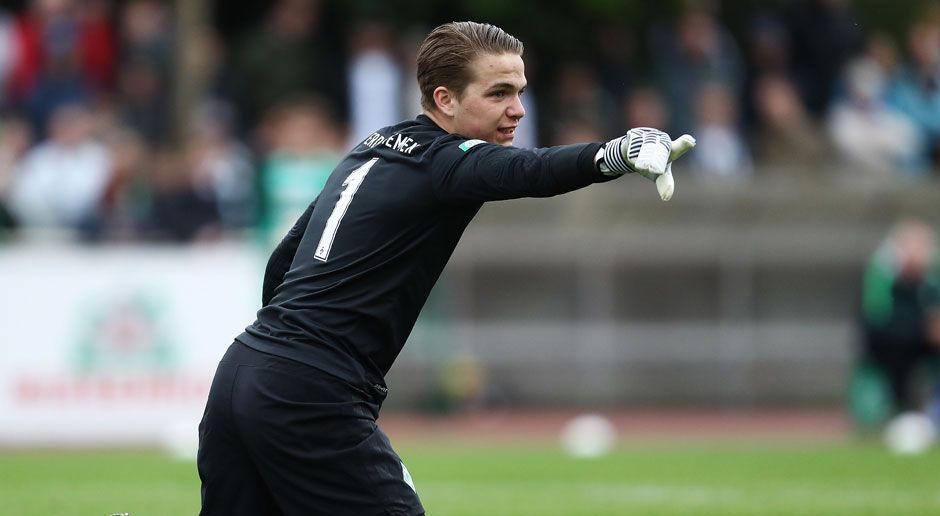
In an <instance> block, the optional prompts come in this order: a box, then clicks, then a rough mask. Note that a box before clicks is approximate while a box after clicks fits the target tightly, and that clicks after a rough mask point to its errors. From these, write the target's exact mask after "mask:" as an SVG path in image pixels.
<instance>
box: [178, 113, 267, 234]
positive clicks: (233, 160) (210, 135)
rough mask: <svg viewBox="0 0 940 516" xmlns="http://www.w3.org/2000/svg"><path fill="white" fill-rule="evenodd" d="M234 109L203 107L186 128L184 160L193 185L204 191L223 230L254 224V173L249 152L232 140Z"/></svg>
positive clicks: (239, 143) (238, 142)
mask: <svg viewBox="0 0 940 516" xmlns="http://www.w3.org/2000/svg"><path fill="white" fill-rule="evenodd" d="M234 116H235V113H234V109H233V108H232V107H231V106H229V105H227V104H223V103H219V102H212V103H207V104H205V105H203V106H202V107H201V108H200V109H199V110H198V111H197V112H196V113H195V114H194V116H193V120H192V122H191V124H190V127H191V130H192V134H191V135H190V139H189V149H188V153H189V156H188V159H189V164H190V166H191V167H192V169H193V172H194V177H195V182H196V184H197V185H200V186H201V187H202V188H204V189H206V190H208V192H207V193H208V197H210V198H212V199H213V201H214V203H215V205H216V206H217V207H218V210H219V217H220V222H221V225H222V228H224V229H245V228H248V227H249V226H250V225H251V224H252V223H253V222H254V220H255V200H256V199H255V193H254V187H255V171H254V163H253V161H252V156H251V151H250V150H249V149H248V147H247V146H245V145H244V144H243V143H241V142H240V141H238V140H236V139H235V138H234V136H233V131H234V127H235V120H234Z"/></svg>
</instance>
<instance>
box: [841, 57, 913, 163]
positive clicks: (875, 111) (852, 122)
mask: <svg viewBox="0 0 940 516" xmlns="http://www.w3.org/2000/svg"><path fill="white" fill-rule="evenodd" d="M845 82H846V90H847V91H846V95H847V96H846V97H845V98H843V99H840V100H838V101H836V102H835V103H834V105H833V106H832V109H831V111H830V114H829V119H828V121H827V123H828V132H829V135H830V137H831V138H832V141H833V142H834V143H835V147H836V150H838V151H839V154H840V155H841V157H842V159H843V160H844V161H846V162H847V163H848V164H850V165H851V166H852V168H853V170H852V172H853V173H857V172H868V173H869V175H870V176H872V177H880V178H882V179H894V178H896V177H898V176H907V177H909V178H910V177H916V176H918V175H919V174H920V173H921V172H922V171H923V166H924V162H925V159H924V158H925V155H924V150H923V149H924V146H923V138H922V136H921V134H920V132H919V131H918V130H917V128H916V127H915V126H914V124H913V123H912V122H911V121H910V119H908V118H907V117H905V116H904V115H902V114H901V113H899V112H898V111H896V110H894V109H892V108H891V107H890V106H889V105H888V104H887V103H885V101H884V88H885V76H884V71H883V70H882V69H881V68H880V67H879V66H878V65H877V64H876V63H875V62H874V60H872V59H870V58H860V59H857V60H855V61H853V62H852V63H850V64H849V66H848V68H847V69H846V71H845ZM853 178H854V179H860V176H858V175H857V174H856V175H855V176H854V177H853Z"/></svg>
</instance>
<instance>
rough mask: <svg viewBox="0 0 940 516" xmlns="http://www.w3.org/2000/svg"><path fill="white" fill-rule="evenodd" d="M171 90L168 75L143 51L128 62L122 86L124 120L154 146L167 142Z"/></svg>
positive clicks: (120, 111)
mask: <svg viewBox="0 0 940 516" xmlns="http://www.w3.org/2000/svg"><path fill="white" fill-rule="evenodd" d="M170 90H171V87H170V83H169V78H168V76H166V75H164V74H163V73H161V72H160V68H159V66H158V65H157V63H156V62H154V61H153V60H151V59H150V58H148V57H145V56H143V55H141V56H138V57H135V58H133V59H132V60H130V61H128V62H126V63H124V65H123V66H122V67H121V72H120V81H119V86H118V106H117V107H118V118H119V120H120V123H121V124H122V125H124V126H127V127H129V128H131V129H133V130H134V132H136V133H138V134H140V135H141V136H142V137H143V138H144V140H146V141H147V143H148V144H150V145H152V146H160V145H163V144H165V143H166V142H167V138H168V137H169V131H170V122H171V121H170V101H171V100H170V98H169V94H170Z"/></svg>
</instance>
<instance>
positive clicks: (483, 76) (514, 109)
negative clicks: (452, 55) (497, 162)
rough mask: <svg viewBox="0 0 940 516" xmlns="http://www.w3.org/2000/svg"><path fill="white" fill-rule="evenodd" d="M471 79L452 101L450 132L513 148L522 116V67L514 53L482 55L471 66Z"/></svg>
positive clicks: (523, 71)
mask: <svg viewBox="0 0 940 516" xmlns="http://www.w3.org/2000/svg"><path fill="white" fill-rule="evenodd" d="M470 71H471V73H472V77H473V80H472V81H471V82H470V84H468V85H467V87H466V88H465V89H464V91H463V93H462V94H460V95H458V96H457V97H456V98H454V99H452V105H451V106H450V107H451V108H452V110H453V111H452V119H451V120H452V122H453V132H455V133H457V134H461V135H463V136H467V137H470V138H476V139H479V140H483V141H487V142H490V143H496V144H499V145H512V140H513V138H514V137H515V134H516V127H518V125H519V120H521V119H522V117H523V116H525V108H524V107H522V100H521V98H520V97H521V95H522V92H523V90H525V86H526V79H525V67H524V65H523V64H522V56H520V55H517V54H482V55H480V56H478V57H477V58H476V59H474V60H473V61H472V62H471V63H470Z"/></svg>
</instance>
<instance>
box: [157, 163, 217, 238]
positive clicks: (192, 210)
mask: <svg viewBox="0 0 940 516" xmlns="http://www.w3.org/2000/svg"><path fill="white" fill-rule="evenodd" d="M150 186H151V194H150V209H149V212H148V213H147V215H146V217H145V218H144V221H143V227H142V228H141V231H142V233H143V234H144V235H145V236H146V237H148V238H150V239H154V240H165V241H169V242H179V243H183V242H194V241H204V240H211V239H214V238H217V236H218V234H219V215H218V210H217V208H216V205H215V203H214V201H213V199H212V198H211V196H210V195H209V193H208V192H207V191H206V190H205V189H203V188H200V187H198V186H197V183H196V180H195V178H194V174H193V172H192V170H191V169H190V168H189V167H188V166H187V163H186V160H185V159H184V158H183V156H180V155H179V154H178V153H176V152H174V151H171V150H161V151H158V152H157V153H156V155H155V157H154V160H153V167H152V169H151V171H150Z"/></svg>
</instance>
